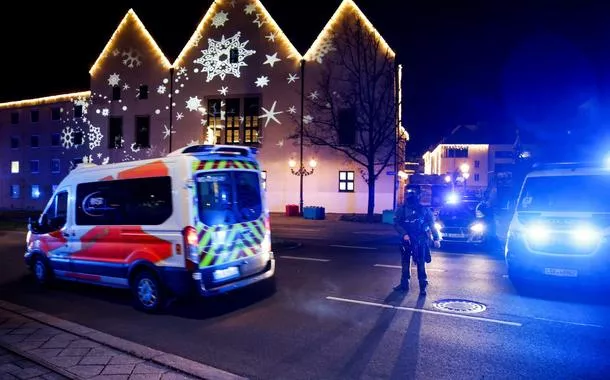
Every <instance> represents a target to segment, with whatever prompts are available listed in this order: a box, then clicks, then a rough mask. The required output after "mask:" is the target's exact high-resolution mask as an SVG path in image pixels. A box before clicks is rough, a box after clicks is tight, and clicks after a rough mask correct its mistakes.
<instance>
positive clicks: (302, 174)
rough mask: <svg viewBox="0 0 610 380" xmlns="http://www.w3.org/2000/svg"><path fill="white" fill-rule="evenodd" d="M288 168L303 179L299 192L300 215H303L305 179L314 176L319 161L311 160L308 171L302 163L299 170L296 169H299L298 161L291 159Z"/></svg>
mask: <svg viewBox="0 0 610 380" xmlns="http://www.w3.org/2000/svg"><path fill="white" fill-rule="evenodd" d="M288 166H289V167H290V172H291V173H292V174H294V175H296V176H299V177H301V186H300V191H299V193H300V194H299V213H300V214H302V213H303V177H305V176H308V175H311V174H313V172H314V171H315V169H316V166H318V161H316V160H315V159H313V158H312V159H311V160H309V169H307V168H306V167H305V165H303V163H302V161H301V165H300V167H299V168H298V169H295V168H296V167H297V161H296V160H295V159H294V158H291V159H290V160H288Z"/></svg>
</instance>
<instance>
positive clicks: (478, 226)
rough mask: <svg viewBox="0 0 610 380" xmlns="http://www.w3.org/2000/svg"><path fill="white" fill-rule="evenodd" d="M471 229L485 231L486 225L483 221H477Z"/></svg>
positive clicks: (475, 231)
mask: <svg viewBox="0 0 610 380" xmlns="http://www.w3.org/2000/svg"><path fill="white" fill-rule="evenodd" d="M470 231H472V232H474V233H477V234H480V233H481V232H483V231H485V225H484V224H483V223H481V222H476V223H475V224H473V225H472V226H470Z"/></svg>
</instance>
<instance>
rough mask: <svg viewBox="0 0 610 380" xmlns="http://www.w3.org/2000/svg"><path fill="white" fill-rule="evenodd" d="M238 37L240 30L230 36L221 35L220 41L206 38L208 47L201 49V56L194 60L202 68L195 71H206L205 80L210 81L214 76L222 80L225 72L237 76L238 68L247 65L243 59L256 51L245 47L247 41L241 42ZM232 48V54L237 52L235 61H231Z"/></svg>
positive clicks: (239, 74)
mask: <svg viewBox="0 0 610 380" xmlns="http://www.w3.org/2000/svg"><path fill="white" fill-rule="evenodd" d="M240 37H241V32H237V33H235V34H234V35H233V36H232V37H230V38H225V36H224V35H223V36H222V38H221V39H220V41H216V40H214V39H212V38H208V48H207V49H205V50H202V51H201V54H202V55H201V57H200V58H197V59H196V60H195V61H194V63H197V64H199V65H201V66H202V68H201V69H195V72H197V71H200V72H202V73H207V74H208V75H207V78H206V82H210V81H212V80H213V79H214V78H215V77H216V76H218V77H219V78H220V79H221V80H224V79H225V77H226V76H227V74H229V75H233V76H234V77H236V78H239V77H240V76H241V72H240V68H241V67H243V66H248V65H247V64H246V62H244V59H245V58H246V57H248V56H251V55H252V54H254V53H256V51H255V50H248V49H246V45H247V44H248V42H249V41H247V40H246V41H244V42H241V41H240ZM232 50H233V54H235V53H236V54H237V57H236V62H231V53H232V52H231V51H232Z"/></svg>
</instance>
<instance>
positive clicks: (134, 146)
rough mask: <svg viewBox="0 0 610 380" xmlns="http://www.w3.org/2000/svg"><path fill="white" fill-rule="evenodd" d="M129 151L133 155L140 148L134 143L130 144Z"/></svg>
mask: <svg viewBox="0 0 610 380" xmlns="http://www.w3.org/2000/svg"><path fill="white" fill-rule="evenodd" d="M131 151H132V152H134V153H138V152H139V151H140V147H139V146H138V144H136V143H132V144H131Z"/></svg>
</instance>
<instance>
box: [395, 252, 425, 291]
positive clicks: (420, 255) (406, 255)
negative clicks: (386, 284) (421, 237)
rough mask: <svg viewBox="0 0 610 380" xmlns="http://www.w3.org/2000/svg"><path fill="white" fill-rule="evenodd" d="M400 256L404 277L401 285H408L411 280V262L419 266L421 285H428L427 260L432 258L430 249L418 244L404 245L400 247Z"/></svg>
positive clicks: (418, 274) (418, 277)
mask: <svg viewBox="0 0 610 380" xmlns="http://www.w3.org/2000/svg"><path fill="white" fill-rule="evenodd" d="M400 256H401V261H402V276H401V279H400V283H401V284H403V285H406V284H407V283H408V282H409V280H410V279H411V260H413V262H414V263H415V264H416V266H417V279H418V280H419V284H420V285H424V286H425V285H427V284H428V281H427V280H428V275H427V274H426V261H427V260H426V259H429V258H430V247H429V246H428V245H427V244H425V243H423V242H418V243H415V244H413V245H406V244H402V246H401V247H400Z"/></svg>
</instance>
